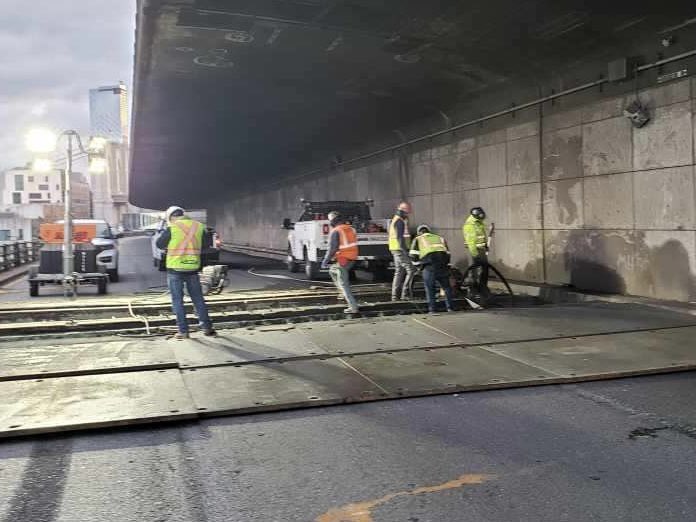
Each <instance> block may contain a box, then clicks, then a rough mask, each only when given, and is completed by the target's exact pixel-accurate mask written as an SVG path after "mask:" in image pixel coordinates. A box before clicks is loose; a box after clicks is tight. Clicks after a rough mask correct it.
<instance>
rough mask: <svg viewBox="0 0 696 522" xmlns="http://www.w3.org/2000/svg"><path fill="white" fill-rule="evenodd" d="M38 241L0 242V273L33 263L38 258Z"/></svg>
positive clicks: (39, 243)
mask: <svg viewBox="0 0 696 522" xmlns="http://www.w3.org/2000/svg"><path fill="white" fill-rule="evenodd" d="M40 247H41V242H39V241H2V242H0V272H5V271H7V270H10V269H12V268H16V267H18V266H20V265H26V264H27V263H33V262H34V261H36V260H37V259H38V258H39V248H40Z"/></svg>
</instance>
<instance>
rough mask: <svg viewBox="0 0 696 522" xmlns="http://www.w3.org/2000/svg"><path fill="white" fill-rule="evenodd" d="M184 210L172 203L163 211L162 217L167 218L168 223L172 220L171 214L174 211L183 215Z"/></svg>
mask: <svg viewBox="0 0 696 522" xmlns="http://www.w3.org/2000/svg"><path fill="white" fill-rule="evenodd" d="M184 212H185V210H184V209H183V208H181V207H178V206H176V205H172V206H171V207H169V208H168V209H167V210H165V212H164V219H166V220H167V223H169V222H170V221H171V220H172V214H174V213H176V214H178V215H182V216H183V215H184Z"/></svg>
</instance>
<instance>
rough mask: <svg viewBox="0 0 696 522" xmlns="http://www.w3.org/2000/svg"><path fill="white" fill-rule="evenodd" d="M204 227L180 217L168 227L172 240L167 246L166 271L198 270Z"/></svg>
mask: <svg viewBox="0 0 696 522" xmlns="http://www.w3.org/2000/svg"><path fill="white" fill-rule="evenodd" d="M204 228H205V227H204V226H203V224H202V223H199V222H198V221H193V220H192V219H189V218H187V217H185V216H184V217H181V218H179V219H177V220H175V221H172V224H171V225H170V226H169V229H170V230H171V234H172V238H171V239H170V240H169V244H168V245H167V269H169V270H198V269H199V268H200V267H201V248H202V247H203V232H204Z"/></svg>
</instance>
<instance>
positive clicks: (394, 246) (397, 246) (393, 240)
mask: <svg viewBox="0 0 696 522" xmlns="http://www.w3.org/2000/svg"><path fill="white" fill-rule="evenodd" d="M399 220H401V221H403V222H404V241H405V242H406V244H407V245H408V243H409V241H410V240H411V233H410V232H409V231H408V218H402V217H401V216H399V215H398V214H397V215H395V216H394V217H393V218H392V220H391V223H390V224H389V250H390V251H391V252H395V251H396V252H398V251H399V250H401V243H400V242H399V238H398V237H397V235H396V222H397V221H399Z"/></svg>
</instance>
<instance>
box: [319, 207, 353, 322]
mask: <svg viewBox="0 0 696 522" xmlns="http://www.w3.org/2000/svg"><path fill="white" fill-rule="evenodd" d="M328 218H329V224H330V225H331V233H330V234H329V248H328V250H327V251H326V255H325V256H324V260H323V261H322V263H321V266H322V268H328V269H329V275H330V276H331V280H332V281H333V282H334V284H335V285H336V288H338V290H339V291H340V292H342V293H343V298H344V299H345V300H346V303H348V308H346V309H345V310H344V313H347V314H355V313H358V312H359V309H358V302H357V301H356V300H355V297H354V296H353V292H352V291H351V289H350V271H351V270H352V269H353V265H355V261H356V260H357V259H358V234H357V233H356V232H355V229H354V228H353V227H352V226H350V225H349V224H348V223H346V222H345V219H344V218H343V216H342V215H341V214H340V213H339V212H337V211H335V210H334V211H331V212H329V215H328Z"/></svg>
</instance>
